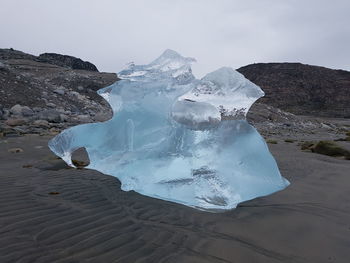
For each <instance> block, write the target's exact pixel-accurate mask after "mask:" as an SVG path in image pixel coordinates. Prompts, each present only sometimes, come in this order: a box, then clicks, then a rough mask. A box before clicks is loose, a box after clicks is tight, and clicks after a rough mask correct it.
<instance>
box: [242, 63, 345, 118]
mask: <svg viewBox="0 0 350 263" xmlns="http://www.w3.org/2000/svg"><path fill="white" fill-rule="evenodd" d="M238 71H239V72H240V73H242V74H243V75H244V76H245V77H246V78H248V79H249V80H251V81H252V82H254V83H255V84H257V85H258V86H260V87H261V88H262V89H263V90H264V91H265V93H266V96H265V97H264V98H262V99H261V100H260V102H262V103H266V104H268V105H271V106H274V107H277V108H280V109H283V110H285V111H288V112H292V113H295V114H300V115H313V116H325V117H343V118H344V117H345V118H349V117H350V72H349V71H344V70H333V69H328V68H324V67H317V66H310V65H304V64H300V63H258V64H252V65H248V66H245V67H241V68H239V69H238Z"/></svg>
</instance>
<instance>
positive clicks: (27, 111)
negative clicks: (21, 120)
mask: <svg viewBox="0 0 350 263" xmlns="http://www.w3.org/2000/svg"><path fill="white" fill-rule="evenodd" d="M10 112H11V114H13V115H17V116H24V117H30V116H33V115H34V112H33V110H32V109H31V108H29V107H28V106H21V105H19V104H16V105H15V106H13V107H12V108H11V109H10Z"/></svg>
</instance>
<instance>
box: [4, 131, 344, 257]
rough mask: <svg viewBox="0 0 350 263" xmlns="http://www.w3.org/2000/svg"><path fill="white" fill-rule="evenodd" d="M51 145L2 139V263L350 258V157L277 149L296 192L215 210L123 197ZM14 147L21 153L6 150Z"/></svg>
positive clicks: (291, 146)
mask: <svg viewBox="0 0 350 263" xmlns="http://www.w3.org/2000/svg"><path fill="white" fill-rule="evenodd" d="M48 139H49V137H45V136H24V137H18V138H7V139H6V140H5V139H0V159H1V162H0V179H1V180H0V195H1V198H0V262H348V260H349V258H350V249H349V248H350V195H349V192H350V161H347V160H341V159H337V158H333V157H328V156H323V155H318V154H314V153H309V152H302V151H301V150H300V148H299V147H298V146H297V145H296V143H286V142H283V141H281V142H279V143H278V144H276V145H272V144H271V145H269V147H270V149H271V151H272V153H273V155H274V156H275V158H276V160H277V162H278V164H279V167H280V170H281V173H282V174H283V176H284V177H286V178H287V179H288V180H289V181H290V182H291V186H289V187H288V188H287V189H286V190H284V191H282V192H278V193H275V194H273V195H270V196H267V197H263V198H258V199H255V200H252V201H248V202H245V203H242V204H241V205H240V206H239V207H238V208H237V209H235V210H233V211H230V212H226V213H221V214H213V213H207V212H201V211H197V210H194V209H191V208H188V207H185V206H181V205H178V204H173V203H170V202H165V201H161V200H156V199H152V198H148V197H145V196H141V195H139V194H137V193H134V192H122V191H121V190H120V184H119V182H118V180H117V179H115V178H113V177H110V176H106V175H103V174H101V173H99V172H96V171H91V170H87V169H80V170H75V169H68V168H67V167H66V166H65V164H64V163H63V162H62V161H61V160H57V159H55V157H54V155H53V154H52V153H51V152H50V151H49V149H48V148H47V141H48ZM348 144H349V143H348ZM40 146H42V147H40ZM15 147H20V148H22V149H23V150H24V151H23V152H21V153H9V152H8V149H10V148H15ZM23 165H24V166H25V167H23ZM31 166H32V167H31ZM50 193H51V194H50Z"/></svg>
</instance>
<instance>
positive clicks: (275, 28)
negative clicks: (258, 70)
mask: <svg viewBox="0 0 350 263" xmlns="http://www.w3.org/2000/svg"><path fill="white" fill-rule="evenodd" d="M0 47H2V48H9V47H12V48H14V49H18V50H21V51H24V52H27V53H31V54H34V55H39V54H41V53H44V52H56V53H61V54H67V55H73V56H76V57H79V58H81V59H83V60H88V61H90V62H92V63H94V64H95V65H96V66H97V67H98V68H99V70H100V71H107V72H118V71H120V70H121V69H122V68H123V67H124V65H125V64H126V63H127V62H130V61H134V62H135V63H136V64H147V63H148V62H151V61H152V60H153V59H155V58H156V57H157V56H159V55H160V54H161V53H162V52H163V51H164V50H165V49H167V48H170V49H173V50H176V51H177V52H179V53H180V54H182V55H183V56H189V57H194V58H196V59H197V61H198V62H197V63H196V64H195V65H194V66H193V68H194V73H195V74H196V75H197V77H201V76H202V75H204V74H205V73H208V72H210V71H213V70H215V69H217V68H219V67H222V66H231V67H233V68H239V67H241V66H244V65H247V64H250V63H256V62H302V63H307V64H313V65H321V66H326V67H330V68H342V69H346V70H350V0H240V1H236V0H227V1H226V0H144V1H141V0H139V1H136V0H123V1H117V0H94V1H93V0H56V1H54V0H0Z"/></svg>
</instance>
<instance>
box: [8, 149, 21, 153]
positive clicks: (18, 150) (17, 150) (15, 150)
mask: <svg viewBox="0 0 350 263" xmlns="http://www.w3.org/2000/svg"><path fill="white" fill-rule="evenodd" d="M8 152H10V153H21V152H23V149H21V148H11V149H8Z"/></svg>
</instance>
